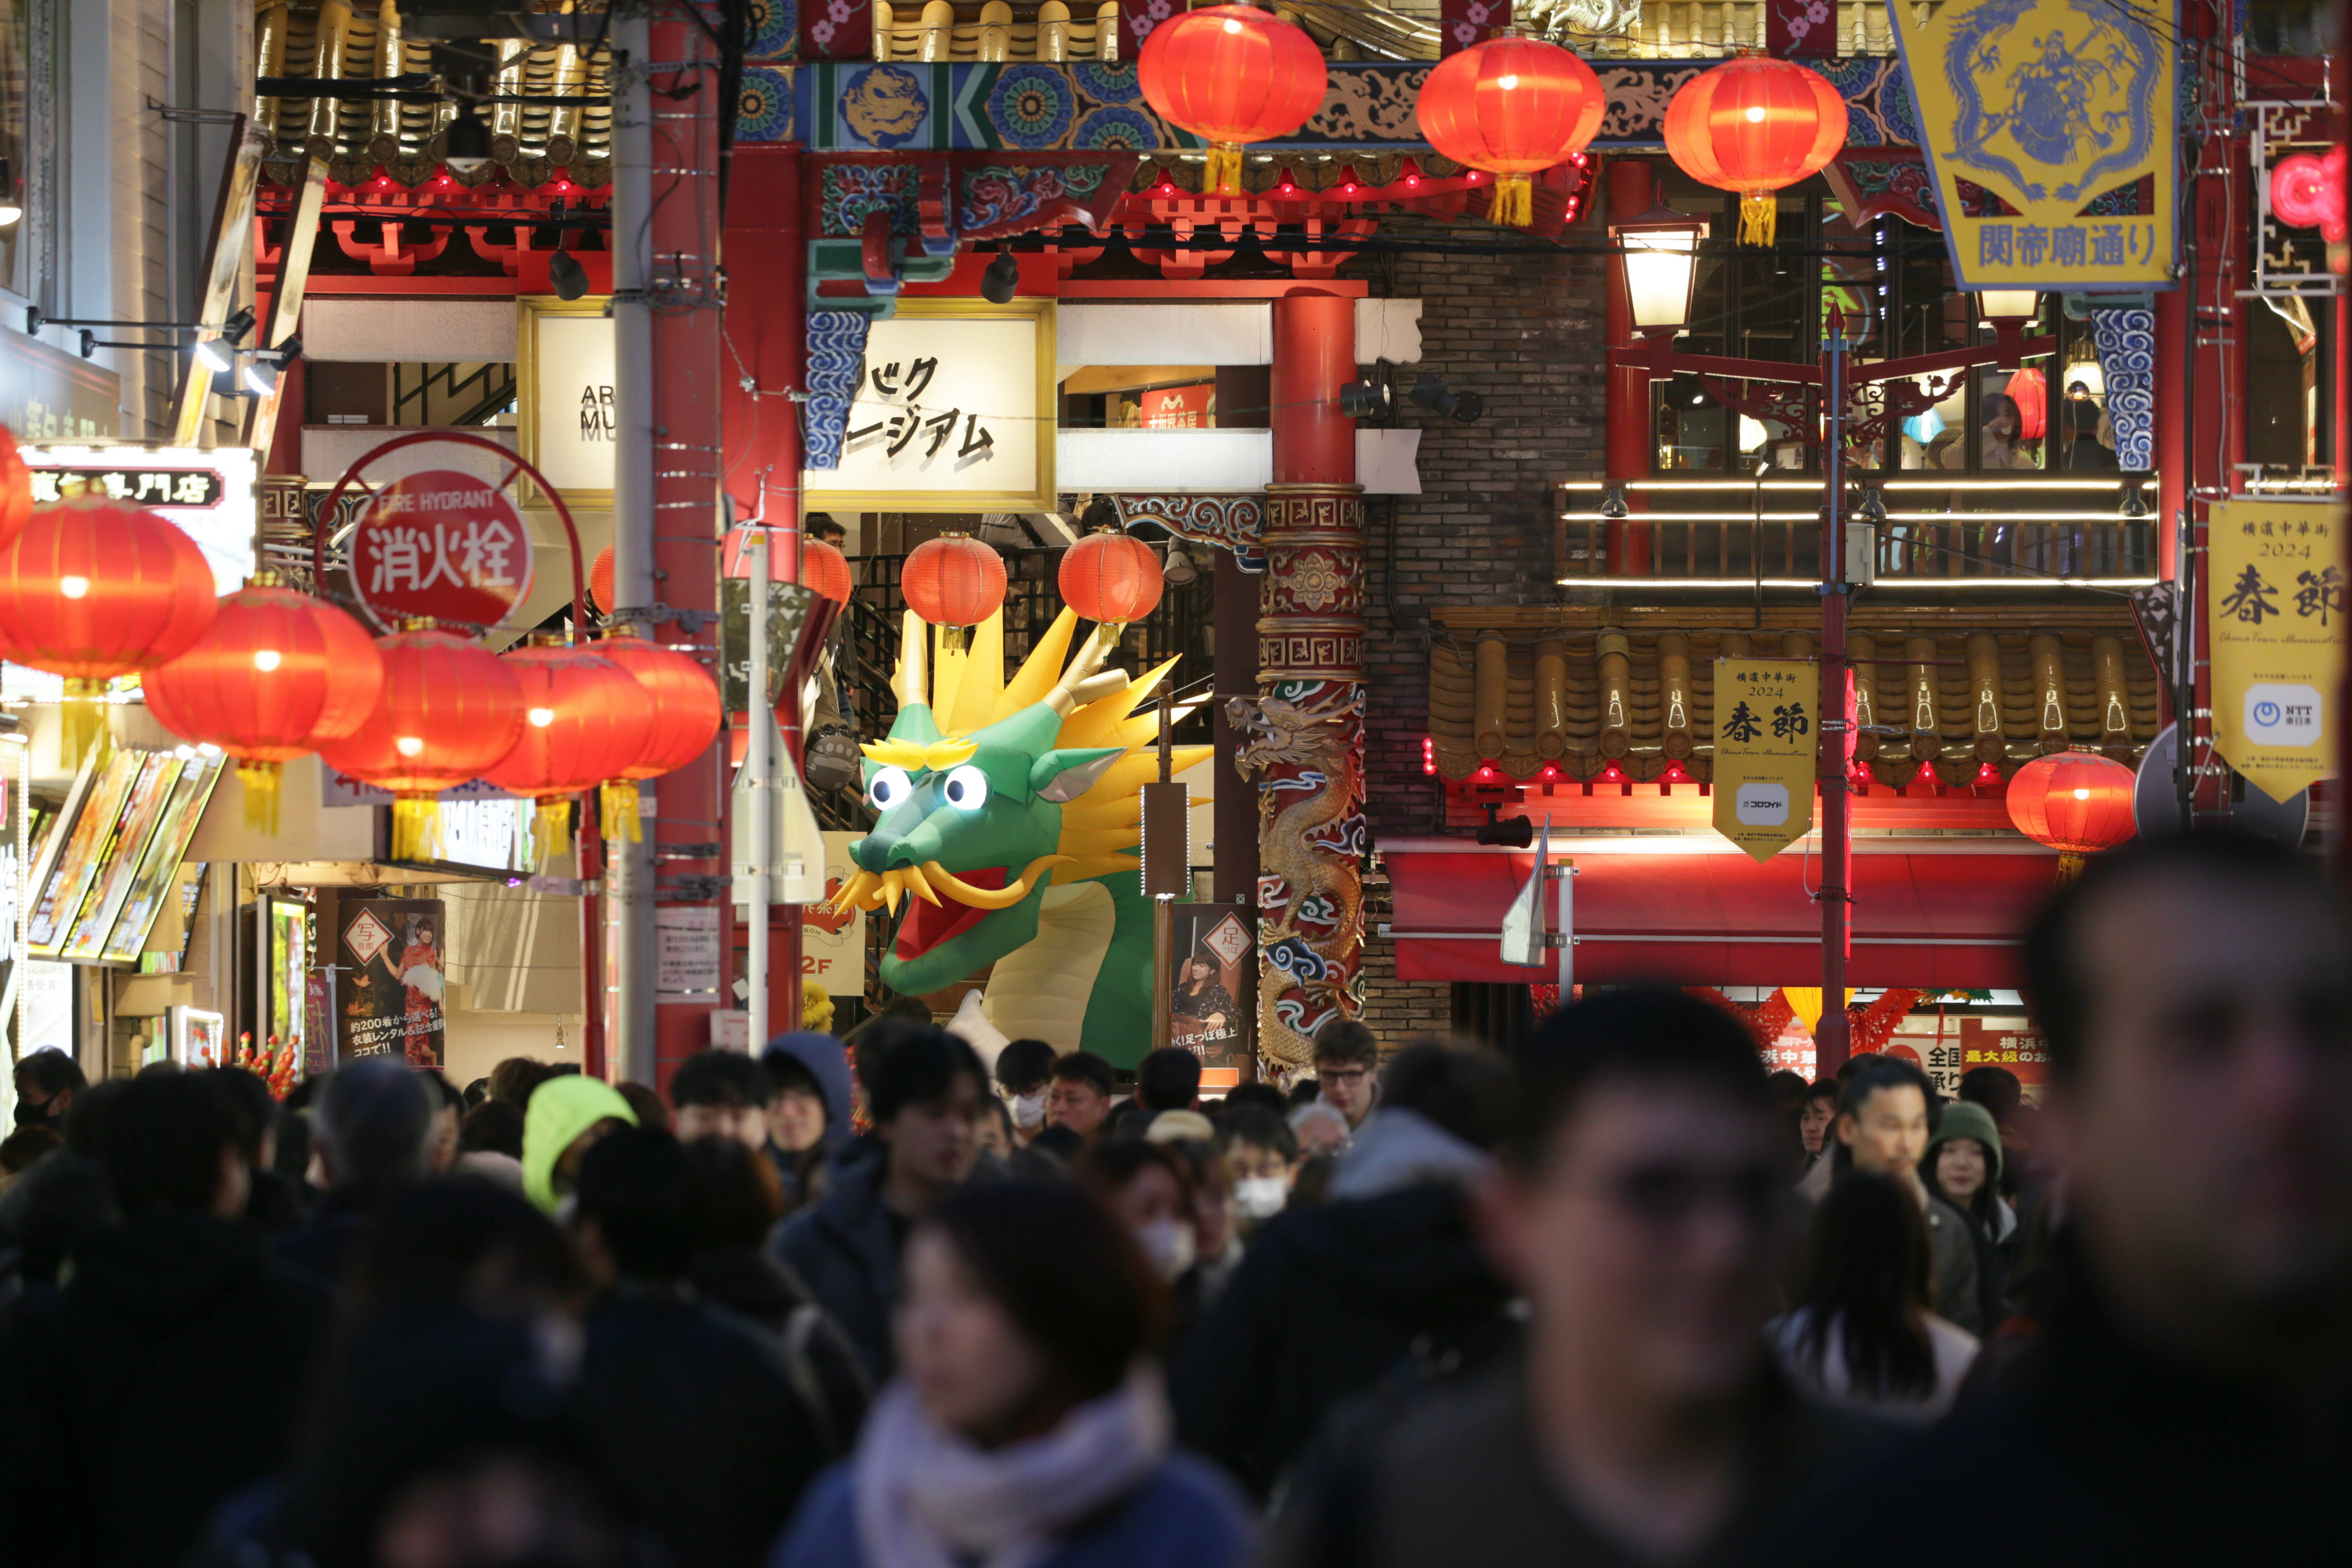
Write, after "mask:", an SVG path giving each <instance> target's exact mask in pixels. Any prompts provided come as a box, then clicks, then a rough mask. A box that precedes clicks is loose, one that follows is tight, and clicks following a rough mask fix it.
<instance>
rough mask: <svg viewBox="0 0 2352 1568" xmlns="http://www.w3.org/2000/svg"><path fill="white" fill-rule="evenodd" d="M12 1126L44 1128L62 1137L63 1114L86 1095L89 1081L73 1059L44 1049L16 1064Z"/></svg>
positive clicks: (48, 1048)
mask: <svg viewBox="0 0 2352 1568" xmlns="http://www.w3.org/2000/svg"><path fill="white" fill-rule="evenodd" d="M88 1089H89V1079H86V1078H84V1077H83V1076H82V1073H81V1068H80V1067H79V1065H77V1064H76V1062H75V1061H74V1059H73V1058H71V1057H69V1056H68V1055H67V1054H66V1053H65V1052H63V1051H61V1050H59V1049H58V1048H57V1047H55V1046H45V1047H42V1048H41V1049H39V1050H37V1051H35V1052H33V1053H32V1054H30V1055H29V1056H27V1057H26V1058H24V1059H23V1060H22V1061H19V1062H18V1063H17V1064H16V1125H17V1126H19V1127H46V1128H47V1129H48V1130H49V1131H52V1132H55V1133H58V1135H59V1136H63V1135H64V1132H65V1130H66V1112H67V1111H68V1110H72V1109H73V1102H74V1097H75V1096H77V1095H79V1094H82V1093H84V1092H86V1091H87V1090H88Z"/></svg>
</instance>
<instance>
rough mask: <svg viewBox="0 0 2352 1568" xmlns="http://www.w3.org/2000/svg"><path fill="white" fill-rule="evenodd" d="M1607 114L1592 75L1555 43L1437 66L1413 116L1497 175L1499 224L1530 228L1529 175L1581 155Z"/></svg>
mask: <svg viewBox="0 0 2352 1568" xmlns="http://www.w3.org/2000/svg"><path fill="white" fill-rule="evenodd" d="M1606 107H1608V94H1607V93H1606V92H1604V91H1603V90H1602V89H1601V79H1600V78H1599V77H1597V76H1595V75H1593V74H1592V68H1591V66H1589V65H1586V64H1585V63H1584V62H1583V61H1582V60H1580V59H1578V58H1576V57H1575V56H1574V55H1572V54H1570V53H1569V52H1568V51H1567V50H1566V49H1563V48H1561V47H1559V45H1558V44H1547V43H1545V42H1543V41H1542V40H1541V39H1539V38H1490V39H1488V40H1487V41H1486V42H1485V43H1483V44H1479V45H1477V46H1475V47H1471V48H1467V49H1464V50H1463V51H1461V52H1460V53H1459V54H1454V55H1448V56H1447V57H1446V58H1444V59H1442V60H1440V61H1438V62H1437V64H1436V65H1435V66H1434V67H1433V68H1431V70H1430V73H1429V76H1428V79H1426V80H1425V81H1423V83H1422V87H1421V99H1420V101H1419V102H1418V103H1416V104H1415V105H1414V110H1413V112H1414V113H1415V114H1416V115H1417V116H1418V117H1419V119H1420V121H1421V130H1422V134H1423V135H1424V136H1426V137H1428V138H1429V144H1430V145H1431V146H1432V147H1434V148H1436V149H1437V150H1438V152H1440V153H1444V155H1445V156H1446V157H1448V158H1451V159H1453V160H1454V162H1455V163H1460V164H1463V165H1465V167H1468V168H1473V169H1484V170H1486V171H1487V172H1488V173H1490V174H1496V175H1497V176H1499V177H1498V178H1497V180H1496V184H1495V196H1494V205H1493V207H1492V208H1490V209H1489V210H1490V211H1491V213H1492V214H1493V216H1494V220H1495V221H1496V223H1500V224H1519V225H1526V224H1530V223H1533V222H1534V221H1535V205H1534V204H1535V182H1534V181H1533V180H1532V179H1530V178H1529V177H1528V176H1530V175H1532V174H1537V173H1539V172H1540V171H1542V170H1545V169H1549V168H1551V167H1552V166H1553V165H1555V164H1559V163H1566V162H1568V160H1569V159H1570V158H1571V157H1573V156H1574V155H1575V154H1577V153H1580V152H1582V151H1583V150H1584V148H1585V145H1586V144H1587V143H1588V142H1591V140H1592V135H1593V132H1596V131H1599V130H1600V129H1601V110H1603V109H1605V108H1606Z"/></svg>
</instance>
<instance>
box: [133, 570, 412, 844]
mask: <svg viewBox="0 0 2352 1568" xmlns="http://www.w3.org/2000/svg"><path fill="white" fill-rule="evenodd" d="M141 685H142V687H144V688H145V689H146V693H147V706H148V709H149V710H150V711H152V713H153V714H154V715H155V719H156V721H157V722H159V723H161V724H162V725H163V728H164V729H166V730H169V731H171V732H172V733H173V734H174V735H177V736H178V737H180V739H182V740H184V741H191V742H200V743H202V744H205V745H210V746H218V747H219V748H220V749H221V750H222V751H224V752H227V753H228V754H229V755H230V756H232V757H235V758H236V761H237V769H236V776H237V779H238V780H239V782H241V783H242V784H244V786H245V819H246V823H247V826H251V827H254V828H256V829H258V830H259V831H261V832H264V833H275V832H277V831H278V770H279V768H280V767H281V766H282V765H283V764H284V763H289V762H291V761H293V760H294V759H295V758H296V757H299V756H303V755H306V754H307V753H309V752H313V751H316V750H317V749H318V748H319V747H320V745H321V744H323V743H324V742H330V741H340V740H341V739H342V738H343V737H345V736H347V735H349V734H350V733H351V732H352V731H354V730H356V729H358V728H359V727H360V725H361V724H362V723H363V722H365V721H366V719H367V716H368V715H369V713H371V712H373V710H374V709H375V705H376V700H377V698H378V697H379V696H380V695H382V693H383V656H382V655H380V654H379V653H377V651H376V646H375V643H374V641H373V639H372V638H370V637H369V636H368V635H367V632H366V630H365V628H363V627H362V626H361V625H360V624H359V622H358V621H356V620H353V619H352V617H351V616H348V615H346V614H344V613H343V612H342V611H341V610H339V609H337V608H336V607H335V606H334V605H330V604H328V603H327V602H326V601H324V600H323V599H314V598H312V597H310V595H307V594H298V593H295V592H294V591H293V590H292V589H290V588H283V587H280V586H278V582H277V579H276V578H275V577H274V576H272V575H271V574H268V573H261V574H257V575H256V576H255V578H254V581H253V584H252V585H251V586H250V587H247V588H245V589H242V590H240V591H239V592H237V593H235V594H231V595H227V596H226V597H225V598H223V599H222V600H221V601H220V605H219V608H218V609H217V611H216V612H215V614H214V616H213V624H212V626H211V627H210V629H208V630H207V631H206V632H205V635H204V637H203V638H202V640H200V641H199V642H198V643H197V644H196V646H195V647H192V648H190V649H189V650H188V651H187V652H185V653H184V654H182V655H181V656H180V657H179V658H175V659H173V661H172V662H171V663H169V664H167V665H164V666H163V667H161V668H156V669H152V670H149V671H148V672H147V674H146V676H145V678H144V679H142V681H141Z"/></svg>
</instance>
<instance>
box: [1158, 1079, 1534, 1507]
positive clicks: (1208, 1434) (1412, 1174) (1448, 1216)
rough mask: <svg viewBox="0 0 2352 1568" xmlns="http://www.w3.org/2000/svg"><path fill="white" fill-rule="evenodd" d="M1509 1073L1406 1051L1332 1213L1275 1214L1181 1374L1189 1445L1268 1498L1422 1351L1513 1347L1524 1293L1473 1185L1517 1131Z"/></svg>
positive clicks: (1188, 1350) (1179, 1365)
mask: <svg viewBox="0 0 2352 1568" xmlns="http://www.w3.org/2000/svg"><path fill="white" fill-rule="evenodd" d="M1508 1100H1509V1074H1508V1070H1507V1068H1505V1067H1504V1066H1503V1065H1502V1064H1501V1063H1500V1062H1499V1061H1497V1060H1496V1059H1495V1058H1490V1057H1487V1056H1485V1055H1483V1054H1479V1053H1474V1052H1468V1051H1455V1050H1448V1049H1446V1048H1444V1047H1440V1046H1436V1045H1433V1044H1424V1045H1419V1046H1415V1047H1412V1048H1411V1049H1409V1050H1407V1051H1404V1052H1402V1054H1400V1055H1399V1056H1398V1057H1397V1058H1396V1059H1395V1060H1394V1061H1393V1062H1391V1064H1390V1066H1389V1069H1388V1072H1387V1074H1386V1075H1385V1077H1384V1078H1383V1079H1382V1082H1381V1100H1380V1107H1379V1109H1378V1110H1375V1111H1374V1112H1373V1114H1372V1115H1371V1116H1370V1118H1369V1119H1367V1121H1365V1123H1364V1126H1363V1129H1362V1131H1360V1133H1359V1134H1358V1135H1357V1138H1356V1142H1355V1144H1354V1146H1353V1148H1351V1149H1350V1150H1349V1152H1348V1154H1347V1155H1345V1156H1344V1157H1343V1158H1342V1160H1341V1162H1340V1163H1339V1169H1338V1171H1337V1173H1336V1174H1335V1175H1334V1177H1333V1179H1332V1183H1331V1186H1330V1190H1329V1194H1328V1202H1326V1203H1323V1204H1321V1205H1318V1206H1316V1207H1313V1208H1307V1209H1299V1208H1291V1209H1286V1210H1285V1211H1284V1212H1283V1213H1281V1214H1279V1215H1276V1216H1275V1217H1274V1218H1273V1219H1271V1220H1269V1221H1268V1222H1267V1223H1266V1224H1265V1225H1264V1226H1261V1227H1260V1228H1259V1229H1258V1230H1257V1232H1256V1233H1255V1235H1254V1236H1253V1237H1252V1238H1251V1241H1250V1247H1249V1252H1248V1255H1247V1256H1246V1257H1245V1258H1243V1260H1242V1265H1241V1268H1239V1269H1238V1270H1236V1271H1235V1272H1234V1277H1233V1279H1231V1280H1230V1281H1228V1282H1227V1283H1226V1285H1225V1287H1224V1289H1223V1292H1222V1293H1221V1294H1220V1295H1219V1297H1218V1299H1217V1302H1216V1305H1215V1306H1214V1307H1213V1309H1212V1310H1210V1312H1209V1314H1208V1316H1207V1317H1206V1318H1205V1319H1204V1320H1202V1323H1201V1325H1200V1327H1199V1328H1198V1330H1196V1331H1194V1332H1193V1334H1192V1337H1191V1339H1190V1340H1189V1341H1188V1342H1187V1343H1186V1344H1185V1346H1184V1347H1183V1349H1182V1351H1181V1352H1180V1353H1179V1354H1178V1355H1177V1356H1176V1358H1175V1359H1174V1361H1173V1362H1172V1363H1171V1367H1170V1374H1171V1375H1170V1387H1171V1397H1172V1399H1173V1402H1174V1405H1175V1411H1176V1430H1177V1435H1178V1436H1179V1437H1180V1438H1181V1440H1182V1441H1183V1442H1184V1444H1185V1445H1186V1446H1187V1447H1192V1448H1197V1449H1199V1450H1200V1451H1201V1452H1202V1453H1204V1454H1206V1455H1208V1456H1209V1457H1210V1458H1214V1459H1217V1460H1219V1461H1220V1462H1222V1463H1223V1464H1224V1465H1225V1467H1226V1468H1229V1469H1231V1470H1232V1471H1233V1472H1234V1475H1235V1476H1236V1477H1238V1478H1239V1479H1241V1481H1242V1483H1243V1485H1244V1486H1245V1487H1247V1488H1248V1489H1250V1490H1251V1491H1253V1492H1254V1493H1255V1494H1256V1495H1257V1496H1259V1497H1261V1498H1263V1497H1265V1496H1266V1495H1268V1494H1269V1493H1270V1492H1271V1491H1272V1490H1273V1489H1274V1487H1275V1485H1276V1482H1278V1481H1279V1480H1280V1479H1282V1477H1283V1476H1284V1474H1285V1473H1286V1471H1287V1470H1288V1469H1289V1468H1290V1467H1291V1466H1292V1464H1293V1463H1294V1462H1295V1461H1296V1460H1297V1458H1298V1457H1299V1456H1300V1454H1301V1453H1303V1452H1304V1451H1305V1449H1306V1447H1307V1443H1308V1441H1309V1440H1310V1439H1311V1438H1312V1437H1313V1436H1314V1435H1315V1432H1316V1429H1317V1428H1318V1426H1320V1424H1321V1423H1322V1420H1323V1417H1324V1415H1326V1414H1327V1413H1328V1411H1330V1410H1331V1409H1332V1408H1333V1407H1334V1406H1335V1405H1338V1404H1339V1403H1340V1402H1341V1401H1343V1400H1345V1399H1347V1398H1349V1396H1350V1395H1352V1394H1358V1393H1360V1392H1362V1391H1364V1390H1366V1389H1368V1388H1370V1387H1371V1386H1372V1385H1373V1384H1375V1383H1376V1382H1378V1381H1379V1380H1380V1379H1381V1378H1382V1377H1383V1376H1385V1375H1387V1374H1389V1373H1391V1371H1393V1370H1395V1369H1397V1368H1399V1367H1400V1366H1401V1365H1403V1364H1406V1363H1409V1360H1410V1358H1412V1356H1414V1355H1415V1354H1417V1353H1423V1352H1426V1353H1430V1354H1433V1355H1436V1356H1440V1357H1445V1356H1453V1355H1462V1356H1468V1357H1476V1356H1480V1355H1483V1354H1484V1353H1486V1352H1487V1351H1488V1350H1490V1349H1492V1348H1494V1347H1496V1346H1497V1345H1499V1344H1500V1343H1501V1342H1504V1341H1505V1340H1506V1339H1507V1335H1508V1326H1507V1321H1506V1318H1505V1314H1504V1309H1505V1307H1506V1305H1507V1302H1508V1300H1509V1299H1510V1295H1511V1292H1510V1289H1509V1287H1508V1286H1507V1284H1506V1283H1505V1282H1504V1281H1503V1279H1501V1277H1500V1276H1499V1275H1497V1274H1496V1272H1495V1270H1494V1268H1493V1267H1492V1265H1491V1264H1490V1263H1489V1262H1488V1261H1487V1259H1486V1256H1485V1254H1484V1253H1483V1252H1482V1251H1481V1250H1480V1248H1479V1246H1478V1242H1477V1238H1476V1237H1475V1235H1474V1234H1473V1231H1472V1227H1471V1216H1470V1213H1469V1201H1468V1198H1467V1195H1466V1189H1467V1188H1468V1187H1469V1186H1470V1185H1471V1184H1474V1183H1475V1182H1476V1181H1478V1180H1479V1179H1481V1178H1482V1177H1483V1176H1484V1175H1485V1173H1486V1172H1487V1171H1488V1170H1489V1169H1490V1168H1491V1165H1492V1151H1493V1150H1494V1149H1496V1147H1497V1146H1498V1145H1499V1144H1500V1143H1501V1142H1502V1138H1503V1133H1504V1131H1505V1128H1506V1126H1507V1118H1508Z"/></svg>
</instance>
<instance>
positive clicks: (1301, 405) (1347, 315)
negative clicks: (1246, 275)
mask: <svg viewBox="0 0 2352 1568" xmlns="http://www.w3.org/2000/svg"><path fill="white" fill-rule="evenodd" d="M1355 379H1356V302H1355V300H1349V299H1341V298H1337V297H1334V296H1332V295H1328V294H1292V295H1287V296H1286V297H1284V298H1282V299H1279V300H1276V301H1275V302H1274V368H1273V373H1272V375H1271V377H1270V380H1271V384H1272V386H1273V403H1274V409H1273V416H1272V419H1271V420H1270V423H1271V425H1272V426H1273V429H1274V482H1275V483H1276V484H1278V485H1283V484H1297V485H1313V484H1323V485H1352V484H1354V483H1355V482H1356V422H1355V421H1354V420H1353V419H1350V418H1349V417H1348V416H1346V415H1344V414H1342V413H1340V412H1339V393H1340V391H1341V389H1342V388H1344V387H1345V386H1346V385H1347V384H1349V382H1351V381H1353V380H1355Z"/></svg>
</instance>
